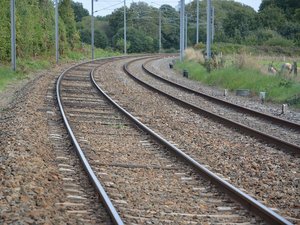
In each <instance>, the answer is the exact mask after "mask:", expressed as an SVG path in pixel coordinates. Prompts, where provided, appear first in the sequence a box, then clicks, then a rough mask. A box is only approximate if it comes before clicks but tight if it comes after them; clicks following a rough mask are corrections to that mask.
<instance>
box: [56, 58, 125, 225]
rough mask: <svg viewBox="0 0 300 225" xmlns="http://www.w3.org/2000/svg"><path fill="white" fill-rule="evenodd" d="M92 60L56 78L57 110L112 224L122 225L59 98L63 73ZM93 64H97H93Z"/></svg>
mask: <svg viewBox="0 0 300 225" xmlns="http://www.w3.org/2000/svg"><path fill="white" fill-rule="evenodd" d="M117 58H122V57H111V58H104V59H98V60H97V61H99V60H106V59H108V60H109V59H110V60H114V59H117ZM92 62H94V61H93V60H92V61H88V62H84V63H81V64H78V65H75V66H72V67H70V68H68V69H67V70H65V71H64V72H63V73H62V74H61V75H60V76H59V78H58V80H57V83H56V95H57V102H58V106H59V110H60V112H61V115H62V118H63V121H64V124H65V126H66V128H67V131H68V133H69V135H70V137H71V140H72V143H73V144H74V146H75V149H76V152H77V154H78V156H79V158H80V161H81V162H82V164H83V167H84V169H85V171H86V172H87V174H88V176H89V178H90V180H91V182H92V183H93V185H94V187H95V189H96V191H97V193H98V194H99V195H100V198H101V200H102V202H103V204H104V205H105V207H106V209H107V211H108V212H109V214H110V217H111V219H112V221H113V223H114V224H116V225H123V224H124V223H123V221H122V219H121V217H120V216H119V214H118V212H117V211H116V209H115V207H114V206H113V204H112V202H111V200H110V198H109V197H108V194H107V193H106V192H105V189H104V187H103V186H102V185H101V183H100V181H99V180H98V178H97V177H96V175H95V173H94V171H93V170H92V168H91V166H90V164H89V162H88V160H87V158H86V157H85V155H84V152H83V151H82V149H81V147H80V145H79V143H78V141H77V139H76V137H75V135H74V132H73V130H72V127H71V125H70V123H69V120H68V118H67V116H66V114H65V111H64V107H63V103H62V100H61V90H60V88H61V81H62V79H63V77H64V76H65V74H66V73H67V72H69V71H70V70H72V69H74V68H75V67H78V66H82V65H84V64H87V63H92ZM95 66H97V65H96V64H95Z"/></svg>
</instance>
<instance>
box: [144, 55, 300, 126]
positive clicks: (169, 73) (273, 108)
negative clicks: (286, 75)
mask: <svg viewBox="0 0 300 225" xmlns="http://www.w3.org/2000/svg"><path fill="white" fill-rule="evenodd" d="M173 59H174V58H164V59H159V60H153V61H151V62H149V63H148V64H147V68H149V69H151V71H153V72H155V73H156V74H159V75H161V76H162V77H165V78H167V79H170V80H172V81H174V82H177V83H180V84H184V85H185V86H187V87H190V88H192V89H194V90H198V91H201V92H204V93H206V94H209V95H212V96H215V97H218V98H224V99H225V100H227V101H229V102H232V103H235V104H238V105H241V106H244V107H248V108H251V109H254V110H257V111H260V112H263V113H268V114H270V115H274V116H278V117H280V118H283V119H287V120H291V121H293V122H296V123H299V124H300V111H299V110H294V109H292V108H289V109H288V110H287V112H286V113H285V114H282V105H280V104H273V103H269V102H265V104H261V101H260V99H259V96H253V97H238V96H236V95H235V93H232V92H229V93H228V95H227V96H226V97H224V89H220V88H217V87H213V86H207V85H204V84H201V83H200V82H197V81H193V80H190V79H186V78H183V76H182V73H179V72H177V71H175V70H173V69H170V68H169V63H172V60H173Z"/></svg>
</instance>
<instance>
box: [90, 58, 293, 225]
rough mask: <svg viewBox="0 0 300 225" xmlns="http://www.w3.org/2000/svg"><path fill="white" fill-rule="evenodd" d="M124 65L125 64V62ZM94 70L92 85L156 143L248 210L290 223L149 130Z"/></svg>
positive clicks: (275, 222)
mask: <svg viewBox="0 0 300 225" xmlns="http://www.w3.org/2000/svg"><path fill="white" fill-rule="evenodd" d="M125 65H126V64H125ZM94 72H95V69H93V70H92V72H91V74H90V77H91V80H92V82H93V85H94V86H95V87H96V88H97V90H98V91H99V93H100V94H101V95H103V96H105V98H106V99H107V100H109V101H110V102H111V103H112V104H113V105H114V106H115V107H116V108H117V109H118V110H119V111H121V112H122V113H123V114H124V115H125V116H126V117H127V118H128V119H130V120H131V121H132V122H133V123H134V124H136V126H138V127H139V128H140V129H141V130H143V131H144V132H146V133H148V134H150V135H151V136H152V137H153V138H154V139H155V140H156V141H157V142H158V143H160V144H162V145H163V146H165V147H167V149H169V150H171V151H172V152H174V153H175V154H176V155H177V156H179V157H180V158H181V159H182V160H183V161H185V162H186V163H187V164H188V165H190V166H192V167H193V168H194V169H195V170H197V171H198V172H199V173H200V174H202V176H204V177H206V178H207V179H208V180H210V181H211V182H212V183H213V184H215V185H216V186H217V187H218V188H219V189H221V190H222V191H225V192H226V193H228V194H229V195H230V196H231V197H232V198H234V199H235V200H236V201H238V202H239V203H240V204H242V205H243V206H244V207H245V208H246V209H248V210H249V211H251V212H253V213H255V214H256V215H258V216H260V217H261V218H263V219H264V220H265V221H266V222H268V223H270V224H272V225H279V224H281V225H292V223H291V222H289V221H288V220H286V219H285V218H283V217H282V216H280V215H278V214H277V213H275V212H274V211H272V210H271V209H270V208H268V207H266V206H264V205H263V204H261V203H260V202H258V201H257V200H255V199H254V198H252V197H251V196H249V195H247V194H246V193H244V192H242V191H241V190H239V189H238V188H236V187H235V186H233V185H232V184H230V183H228V182H227V181H225V180H223V179H222V178H220V177H219V176H217V175H216V174H214V173H213V172H211V171H210V170H208V169H207V168H205V166H203V165H201V164H200V163H199V162H197V161H196V160H194V159H193V158H191V157H190V156H189V155H187V154H186V153H184V152H183V151H181V150H180V149H179V148H177V147H175V146H174V145H173V144H171V143H170V142H169V141H167V140H166V139H164V138H163V137H161V136H160V135H158V134H157V133H155V132H154V131H153V130H151V129H150V128H149V127H147V126H146V125H145V124H143V123H142V122H140V121H139V120H138V119H137V118H135V117H134V116H132V115H131V114H130V113H129V112H128V111H126V110H125V109H124V108H122V107H121V106H120V105H119V104H118V103H117V102H116V101H114V100H113V99H112V98H111V97H109V95H107V94H106V93H105V91H104V90H102V89H101V87H100V86H99V85H98V84H97V82H96V81H95V78H94Z"/></svg>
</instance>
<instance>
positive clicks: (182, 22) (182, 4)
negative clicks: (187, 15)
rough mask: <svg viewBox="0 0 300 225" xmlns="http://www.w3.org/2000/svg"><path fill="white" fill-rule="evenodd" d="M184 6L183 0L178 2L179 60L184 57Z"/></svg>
mask: <svg viewBox="0 0 300 225" xmlns="http://www.w3.org/2000/svg"><path fill="white" fill-rule="evenodd" d="M184 7H185V0H181V2H180V61H181V62H182V61H183V58H184Z"/></svg>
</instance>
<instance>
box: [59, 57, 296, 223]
mask: <svg viewBox="0 0 300 225" xmlns="http://www.w3.org/2000/svg"><path fill="white" fill-rule="evenodd" d="M111 60H117V59H111ZM120 60H121V59H120ZM122 60H124V59H122ZM126 60H127V61H129V60H130V59H126ZM109 61H110V60H108V61H107V62H104V61H103V60H102V61H101V60H100V61H95V62H90V63H86V64H81V65H78V66H76V67H72V68H70V69H69V70H67V71H65V72H64V73H63V74H62V75H61V76H60V78H59V80H58V82H57V96H58V103H59V108H60V111H61V112H62V116H63V120H64V122H65V123H66V127H67V128H68V133H69V135H70V137H71V138H72V142H73V144H74V145H75V147H76V149H77V151H78V155H80V158H81V161H82V162H83V163H84V168H85V169H86V171H87V172H88V174H89V177H90V178H91V179H92V183H93V184H94V186H95V189H96V190H97V193H98V194H99V195H100V196H102V197H101V199H102V203H103V204H104V205H105V206H106V208H107V210H108V212H109V213H110V215H111V218H112V221H113V222H114V223H115V224H123V223H125V224H149V223H152V224H158V223H162V224H174V223H179V224H199V223H205V224H264V223H265V222H266V221H267V222H269V223H270V224H291V223H290V222H288V221H287V220H286V219H284V218H283V217H281V216H279V215H278V214H276V213H274V212H273V211H271V210H270V209H268V208H267V207H265V206H263V205H262V204H260V203H258V202H257V201H256V200H254V199H253V198H251V197H250V196H248V195H246V194H244V193H243V192H241V191H240V190H238V189H236V188H234V187H233V186H232V185H230V184H229V183H227V182H226V181H224V180H223V179H221V178H220V177H218V176H216V175H215V174H213V173H212V172H210V171H209V170H207V169H206V168H205V167H204V166H202V165H200V164H199V163H198V162H197V161H196V160H194V159H192V158H191V157H189V156H188V155H186V154H185V153H183V152H182V151H181V150H180V149H179V148H177V147H176V144H174V143H170V142H169V141H167V140H165V139H164V138H161V137H160V135H158V134H157V133H155V132H153V131H152V130H150V129H149V128H148V127H146V125H144V124H141V123H139V121H138V120H137V118H134V117H133V116H132V115H130V114H129V113H128V112H127V111H126V110H124V109H121V107H120V106H118V105H117V103H116V102H115V101H113V100H112V99H111V98H110V97H109V96H108V95H107V93H108V91H104V90H101V87H100V86H101V83H100V84H97V82H96V81H95V79H94V73H96V72H97V71H99V70H101V71H102V72H103V73H106V72H107V71H106V69H105V68H104V67H102V66H103V65H104V63H109ZM100 66H101V67H100ZM96 67H98V69H97V71H95V70H94V69H95V68H96ZM91 71H92V72H91ZM90 72H91V79H92V80H93V83H94V84H92V83H91V81H90V78H89V73H90ZM118 79H120V80H121V81H122V78H121V77H119V78H118ZM123 82H126V81H124V80H123ZM93 85H94V86H95V87H96V88H97V89H98V91H99V92H100V95H99V93H97V91H96V89H95V87H93ZM109 95H110V96H112V97H113V98H115V97H116V96H114V95H113V93H109ZM166 149H168V150H170V151H166ZM174 153H175V155H176V156H175V155H174ZM225 192H226V193H225ZM228 193H229V194H230V195H231V196H232V197H233V198H234V199H235V200H237V201H238V202H240V203H241V204H243V205H244V206H246V208H248V210H249V211H248V210H245V209H244V208H243V207H241V205H240V204H239V203H236V202H235V201H233V200H232V199H231V198H229V196H228V195H227V194H228ZM108 196H109V197H108ZM253 212H255V213H256V214H258V215H259V216H261V217H262V218H263V219H261V218H259V217H257V216H254V215H253V214H252V213H253Z"/></svg>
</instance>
